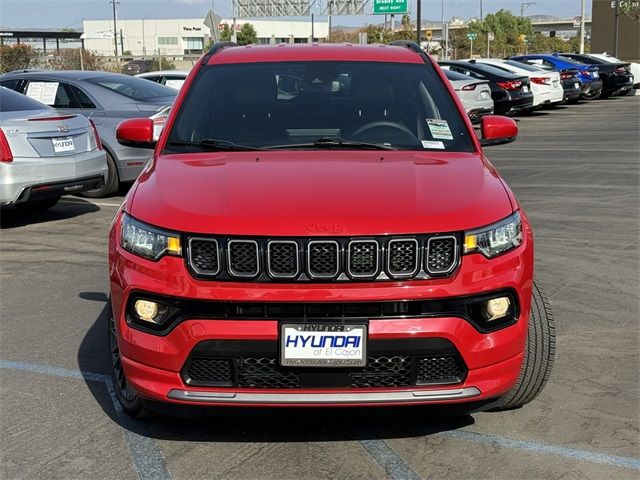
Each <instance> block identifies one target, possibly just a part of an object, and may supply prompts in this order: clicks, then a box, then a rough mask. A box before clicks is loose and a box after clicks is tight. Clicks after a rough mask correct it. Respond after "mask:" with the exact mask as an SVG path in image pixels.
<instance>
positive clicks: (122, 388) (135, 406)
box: [107, 298, 150, 418]
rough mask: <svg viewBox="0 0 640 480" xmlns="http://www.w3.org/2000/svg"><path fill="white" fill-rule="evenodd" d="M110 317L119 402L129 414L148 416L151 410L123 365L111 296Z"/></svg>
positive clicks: (111, 351)
mask: <svg viewBox="0 0 640 480" xmlns="http://www.w3.org/2000/svg"><path fill="white" fill-rule="evenodd" d="M107 317H108V328H109V331H108V336H109V353H110V360H111V381H112V382H113V389H114V390H115V393H116V397H117V398H118V402H119V403H120V405H121V406H122V409H123V410H124V411H125V413H127V414H128V415H130V416H132V417H134V418H145V417H148V416H149V414H150V412H149V410H148V409H147V408H146V407H145V405H144V402H143V401H142V399H141V398H140V396H139V395H138V394H137V393H136V392H135V390H133V389H132V388H131V386H130V385H129V382H128V380H127V376H126V374H125V372H124V368H123V367H122V359H121V357H120V348H119V347H118V338H117V336H116V321H115V318H114V316H113V309H112V308H111V298H109V304H108V307H107Z"/></svg>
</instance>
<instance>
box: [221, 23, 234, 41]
mask: <svg viewBox="0 0 640 480" xmlns="http://www.w3.org/2000/svg"><path fill="white" fill-rule="evenodd" d="M232 31H233V29H232V28H231V27H229V24H228V23H225V24H223V25H222V31H221V32H220V41H221V42H228V41H230V40H231V33H232Z"/></svg>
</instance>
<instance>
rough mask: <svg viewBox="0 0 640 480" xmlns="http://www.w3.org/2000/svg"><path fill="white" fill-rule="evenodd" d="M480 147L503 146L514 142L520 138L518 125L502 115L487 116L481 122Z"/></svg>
mask: <svg viewBox="0 0 640 480" xmlns="http://www.w3.org/2000/svg"><path fill="white" fill-rule="evenodd" d="M480 132H481V133H482V137H481V138H480V145H482V146H483V147H485V146H487V145H501V144H503V143H510V142H513V141H514V140H515V139H516V137H517V136H518V125H517V124H516V122H515V121H514V120H512V119H511V118H508V117H504V116H502V115H486V116H484V117H482V119H481V120H480Z"/></svg>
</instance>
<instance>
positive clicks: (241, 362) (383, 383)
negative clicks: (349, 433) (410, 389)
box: [182, 339, 467, 389]
mask: <svg viewBox="0 0 640 480" xmlns="http://www.w3.org/2000/svg"><path fill="white" fill-rule="evenodd" d="M426 342H427V343H428V344H425V341H424V340H423V341H421V340H418V341H417V342H416V341H412V340H395V341H392V345H391V346H390V345H388V343H389V342H387V345H385V341H371V342H370V343H369V350H370V354H369V356H368V357H367V365H366V366H365V367H362V368H324V369H323V368H300V367H282V366H281V365H280V362H279V361H278V358H277V351H276V350H275V344H273V345H271V346H269V345H267V344H268V342H234V341H217V342H215V343H212V344H210V345H208V346H205V347H204V348H199V346H201V345H202V344H201V345H199V346H197V347H196V349H195V350H194V352H192V354H191V355H190V356H189V358H188V359H187V362H186V363H185V365H184V367H183V369H182V378H183V380H184V381H185V383H186V384H188V385H191V386H214V387H236V388H283V389H287V388H314V387H326V388H368V387H407V386H412V385H451V384H456V383H460V382H462V381H463V380H464V378H465V377H466V372H467V370H466V367H465V365H464V363H463V361H462V359H461V358H460V355H459V354H458V352H457V351H456V350H455V347H453V346H452V345H451V344H450V343H448V342H447V341H446V340H444V339H429V340H426ZM203 343H206V342H203ZM234 343H236V345H234ZM251 344H253V345H258V347H257V348H255V347H251ZM221 345H222V346H221ZM218 350H219V351H218Z"/></svg>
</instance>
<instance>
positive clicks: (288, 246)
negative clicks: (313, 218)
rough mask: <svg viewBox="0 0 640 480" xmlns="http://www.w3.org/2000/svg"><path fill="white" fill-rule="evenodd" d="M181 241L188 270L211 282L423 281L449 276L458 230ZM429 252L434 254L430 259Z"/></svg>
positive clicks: (457, 255) (456, 260)
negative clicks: (400, 233) (365, 235)
mask: <svg viewBox="0 0 640 480" xmlns="http://www.w3.org/2000/svg"><path fill="white" fill-rule="evenodd" d="M183 242H184V244H185V245H186V248H185V249H184V251H185V254H184V257H185V263H186V265H187V267H188V270H189V271H190V273H191V274H192V275H193V276H194V277H196V278H203V279H208V280H216V281H233V280H236V281H237V280H243V281H251V282H280V283H285V282H295V283H299V282H339V283H343V282H349V281H351V282H367V281H375V282H379V281H391V280H425V279H429V278H437V277H448V276H451V275H453V274H454V272H455V271H456V269H457V267H458V266H459V265H460V262H461V254H462V252H461V245H462V243H461V242H462V237H461V234H460V233H443V234H415V235H402V236H400V235H399V236H394V235H379V236H367V237H333V238H331V237H278V238H269V237H248V238H242V237H225V236H220V235H217V236H216V235H211V236H209V237H204V236H201V235H200V234H194V236H193V237H191V236H189V235H188V234H185V235H184V238H183ZM372 250H375V252H372ZM294 252H295V253H294ZM434 252H435V253H434ZM238 253H244V255H237V256H236V255H234V254H238ZM247 253H250V258H249V256H248V255H247ZM372 253H373V255H372ZM314 255H316V256H314ZM430 255H436V256H435V257H432V258H431V261H430ZM238 262H239V263H238ZM374 267H375V268H374ZM372 272H373V273H372Z"/></svg>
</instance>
